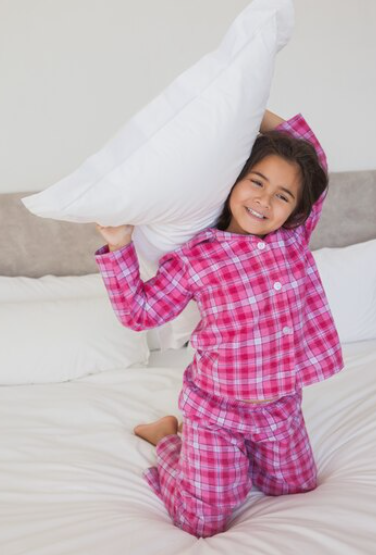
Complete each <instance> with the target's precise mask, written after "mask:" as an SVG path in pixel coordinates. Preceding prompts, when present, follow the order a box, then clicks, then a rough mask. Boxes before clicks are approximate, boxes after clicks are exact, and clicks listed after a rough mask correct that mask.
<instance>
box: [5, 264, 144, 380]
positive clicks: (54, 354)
mask: <svg viewBox="0 0 376 555" xmlns="http://www.w3.org/2000/svg"><path fill="white" fill-rule="evenodd" d="M0 337H1V349H0V384H31V383H50V382H63V381H67V380H73V379H75V378H80V377H83V376H86V375H88V374H94V373H97V372H104V371H107V370H113V369H123V368H127V367H129V366H131V365H135V364H136V365H137V366H145V365H146V364H147V362H148V358H149V348H148V345H147V338H146V332H135V331H133V330H130V329H127V328H125V327H124V326H122V324H121V323H120V322H119V321H118V320H117V318H116V316H115V313H114V312H113V309H112V306H111V303H110V300H109V298H108V295H107V292H106V290H105V287H104V284H103V281H102V278H101V277H100V275H99V274H92V275H86V276H67V277H57V276H52V275H47V276H44V277H42V278H27V277H0Z"/></svg>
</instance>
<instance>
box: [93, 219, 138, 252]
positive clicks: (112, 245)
mask: <svg viewBox="0 0 376 555" xmlns="http://www.w3.org/2000/svg"><path fill="white" fill-rule="evenodd" d="M95 226H96V229H97V231H98V232H99V233H100V234H101V235H102V236H103V237H104V239H105V240H106V241H107V243H108V248H109V249H110V251H111V252H112V251H115V250H117V249H121V248H122V247H125V245H128V244H129V243H130V242H131V241H132V233H133V230H134V226H133V225H119V226H117V227H110V226H108V227H106V226H102V225H99V224H95Z"/></svg>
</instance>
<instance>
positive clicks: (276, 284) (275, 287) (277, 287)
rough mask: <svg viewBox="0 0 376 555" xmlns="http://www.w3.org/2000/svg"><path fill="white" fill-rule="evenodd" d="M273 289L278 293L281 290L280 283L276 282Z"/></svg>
mask: <svg viewBox="0 0 376 555" xmlns="http://www.w3.org/2000/svg"><path fill="white" fill-rule="evenodd" d="M273 287H274V289H275V290H276V291H279V290H280V289H282V283H280V282H279V281H276V282H275V284H274V285H273Z"/></svg>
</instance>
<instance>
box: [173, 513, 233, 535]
mask: <svg viewBox="0 0 376 555" xmlns="http://www.w3.org/2000/svg"><path fill="white" fill-rule="evenodd" d="M227 522H228V517H218V516H216V517H215V518H213V517H208V516H206V517H197V516H196V515H187V514H185V515H180V516H179V517H178V518H177V519H175V521H174V524H175V526H177V527H178V528H181V529H182V530H184V531H185V532H188V533H189V534H192V535H193V536H196V538H209V537H211V536H215V535H216V534H220V533H221V532H224V531H225V529H226V525H227Z"/></svg>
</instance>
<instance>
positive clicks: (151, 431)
mask: <svg viewBox="0 0 376 555" xmlns="http://www.w3.org/2000/svg"><path fill="white" fill-rule="evenodd" d="M133 431H134V433H135V434H136V436H139V437H142V439H145V440H146V441H148V442H149V443H151V444H152V445H157V443H159V442H160V441H161V439H163V438H164V437H165V436H169V435H171V434H177V432H178V420H177V418H175V416H164V417H163V418H160V419H159V420H157V421H156V422H151V423H150V424H139V425H138V426H136V427H135V429H134V430H133Z"/></svg>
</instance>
